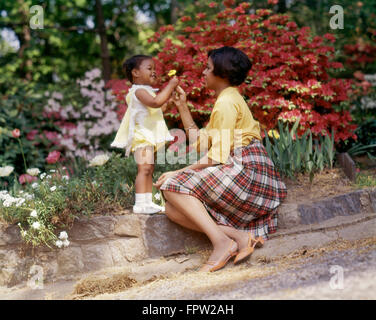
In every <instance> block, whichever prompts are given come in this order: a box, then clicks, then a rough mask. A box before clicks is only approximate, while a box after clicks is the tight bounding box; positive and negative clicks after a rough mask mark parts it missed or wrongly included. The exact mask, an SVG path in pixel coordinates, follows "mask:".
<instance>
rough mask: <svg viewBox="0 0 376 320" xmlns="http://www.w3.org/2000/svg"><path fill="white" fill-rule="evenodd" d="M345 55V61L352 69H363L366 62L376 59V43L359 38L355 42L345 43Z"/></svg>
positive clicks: (369, 62)
mask: <svg viewBox="0 0 376 320" xmlns="http://www.w3.org/2000/svg"><path fill="white" fill-rule="evenodd" d="M343 49H344V52H345V54H346V56H347V58H346V63H347V64H348V65H349V66H350V67H352V68H354V69H365V67H366V65H367V64H372V63H374V62H375V61H376V45H374V44H373V43H366V42H365V41H364V40H363V39H362V38H359V39H358V41H357V42H356V43H355V44H346V45H344V46H343Z"/></svg>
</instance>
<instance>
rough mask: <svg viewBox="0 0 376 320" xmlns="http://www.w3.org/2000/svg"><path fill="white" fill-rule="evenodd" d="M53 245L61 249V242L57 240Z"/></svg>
mask: <svg viewBox="0 0 376 320" xmlns="http://www.w3.org/2000/svg"><path fill="white" fill-rule="evenodd" d="M55 244H56V247H58V248H61V247H62V246H63V241H61V240H57V241H56V242H55Z"/></svg>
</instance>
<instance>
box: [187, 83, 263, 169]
mask: <svg viewBox="0 0 376 320" xmlns="http://www.w3.org/2000/svg"><path fill="white" fill-rule="evenodd" d="M252 139H258V140H261V135H260V125H259V122H258V121H256V120H254V119H253V116H252V113H251V111H250V110H249V107H248V105H247V103H246V102H245V101H244V98H243V97H242V95H241V94H240V92H239V90H238V89H237V87H227V88H226V89H224V90H222V91H221V93H220V94H219V96H218V98H217V101H216V102H215V104H214V108H213V111H212V113H211V115H210V120H209V122H208V124H207V126H206V127H205V128H202V129H200V136H199V138H198V139H197V141H196V142H195V143H194V144H193V146H194V147H196V150H197V152H203V151H205V150H206V148H207V149H208V150H209V151H208V158H210V159H212V160H215V161H217V162H220V163H223V164H224V163H226V162H227V159H228V156H229V155H230V152H231V151H232V150H233V149H234V148H237V147H240V146H246V145H248V144H249V143H250V142H251V141H252ZM203 149H204V150H203Z"/></svg>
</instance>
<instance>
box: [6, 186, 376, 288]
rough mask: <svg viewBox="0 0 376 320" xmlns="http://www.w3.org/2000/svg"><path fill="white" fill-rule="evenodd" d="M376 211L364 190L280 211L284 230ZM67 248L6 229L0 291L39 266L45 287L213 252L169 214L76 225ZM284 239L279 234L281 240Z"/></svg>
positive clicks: (372, 194) (374, 192)
mask: <svg viewBox="0 0 376 320" xmlns="http://www.w3.org/2000/svg"><path fill="white" fill-rule="evenodd" d="M375 212H376V188H373V189H363V190H358V191H354V192H350V193H347V194H343V195H338V196H334V197H331V198H326V199H323V200H320V201H315V202H310V203H299V204H293V203H285V204H282V205H281V206H280V208H279V220H278V225H279V230H280V232H282V233H283V231H284V230H290V229H293V228H295V227H299V226H302V227H303V228H304V226H305V225H313V224H320V223H321V222H324V221H326V220H328V219H332V218H335V217H338V216H350V215H356V214H365V213H375ZM67 231H68V234H69V241H70V245H69V247H67V248H64V249H58V248H53V249H50V248H48V247H41V248H38V249H36V250H35V251H34V252H33V251H32V250H31V249H27V250H26V249H25V246H24V245H23V242H22V239H21V236H20V233H19V228H18V226H16V225H12V226H8V227H5V226H3V227H2V228H1V227H0V286H14V285H16V284H19V283H21V282H25V281H27V280H28V278H30V276H32V275H33V274H31V275H30V274H29V272H30V270H31V267H32V266H33V265H37V266H39V269H42V270H43V280H44V281H45V282H50V281H55V280H62V279H65V280H69V279H74V278H75V277H78V276H79V275H82V274H83V273H86V272H91V271H95V270H100V269H102V268H106V267H113V266H127V265H129V264H131V263H133V262H137V261H141V260H143V259H145V258H155V257H160V256H169V255H173V254H178V253H192V252H194V251H195V250H197V249H203V248H205V247H207V248H210V243H209V241H208V239H207V237H206V236H205V235H203V234H201V233H198V232H194V231H190V230H188V229H185V228H182V227H180V226H178V225H177V224H175V223H173V222H171V221H169V220H168V218H167V217H166V216H165V215H163V214H156V215H140V214H131V213H125V212H124V213H123V215H116V216H93V217H91V218H80V219H78V220H76V221H75V223H74V225H73V228H72V229H71V230H67ZM273 236H278V232H277V234H276V235H272V237H273Z"/></svg>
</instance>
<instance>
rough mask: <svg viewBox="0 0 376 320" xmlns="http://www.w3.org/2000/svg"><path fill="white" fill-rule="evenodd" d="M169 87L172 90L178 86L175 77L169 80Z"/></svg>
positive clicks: (177, 80)
mask: <svg viewBox="0 0 376 320" xmlns="http://www.w3.org/2000/svg"><path fill="white" fill-rule="evenodd" d="M168 84H169V85H171V86H172V87H173V88H175V87H176V86H177V85H178V84H179V79H178V77H177V76H174V77H172V78H171V80H170V81H169V82H168Z"/></svg>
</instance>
